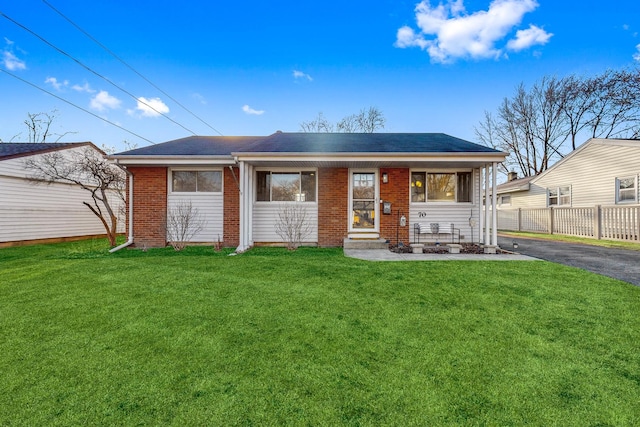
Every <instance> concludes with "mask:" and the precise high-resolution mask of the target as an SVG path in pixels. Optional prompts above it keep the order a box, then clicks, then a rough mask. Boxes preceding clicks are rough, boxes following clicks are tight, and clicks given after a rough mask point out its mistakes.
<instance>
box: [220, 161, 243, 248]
mask: <svg viewBox="0 0 640 427" xmlns="http://www.w3.org/2000/svg"><path fill="white" fill-rule="evenodd" d="M234 174H235V177H234ZM237 179H240V172H239V170H238V168H237V167H234V168H233V173H232V172H231V171H230V170H229V168H225V169H224V202H223V203H224V220H223V227H224V237H223V239H224V246H226V247H235V246H238V245H239V244H240V189H239V188H238V182H237Z"/></svg>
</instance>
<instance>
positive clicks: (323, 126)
mask: <svg viewBox="0 0 640 427" xmlns="http://www.w3.org/2000/svg"><path fill="white" fill-rule="evenodd" d="M300 129H301V130H302V132H333V131H334V126H333V124H332V123H331V122H329V120H327V118H326V117H325V116H324V115H323V114H322V112H320V113H318V117H316V118H315V119H313V120H311V121H309V122H302V123H300Z"/></svg>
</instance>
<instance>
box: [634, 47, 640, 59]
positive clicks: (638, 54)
mask: <svg viewBox="0 0 640 427" xmlns="http://www.w3.org/2000/svg"><path fill="white" fill-rule="evenodd" d="M636 49H637V50H638V51H637V52H636V53H634V54H633V59H635V60H636V61H638V62H640V44H639V45H637V46H636Z"/></svg>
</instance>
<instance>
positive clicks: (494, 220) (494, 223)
mask: <svg viewBox="0 0 640 427" xmlns="http://www.w3.org/2000/svg"><path fill="white" fill-rule="evenodd" d="M491 171H492V175H493V182H492V186H491V228H492V230H493V232H492V234H491V244H492V245H493V246H498V209H497V206H498V194H497V192H496V188H497V186H498V185H497V181H498V164H497V163H496V162H493V167H492V168H491Z"/></svg>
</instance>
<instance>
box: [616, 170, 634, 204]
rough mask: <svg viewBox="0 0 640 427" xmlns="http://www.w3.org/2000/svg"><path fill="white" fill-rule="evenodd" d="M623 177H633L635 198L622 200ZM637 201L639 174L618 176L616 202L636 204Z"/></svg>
mask: <svg viewBox="0 0 640 427" xmlns="http://www.w3.org/2000/svg"><path fill="white" fill-rule="evenodd" d="M623 179H633V200H620V181H622V180H623ZM636 203H638V175H635V176H623V177H619V178H616V204H621V205H634V204H636Z"/></svg>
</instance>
